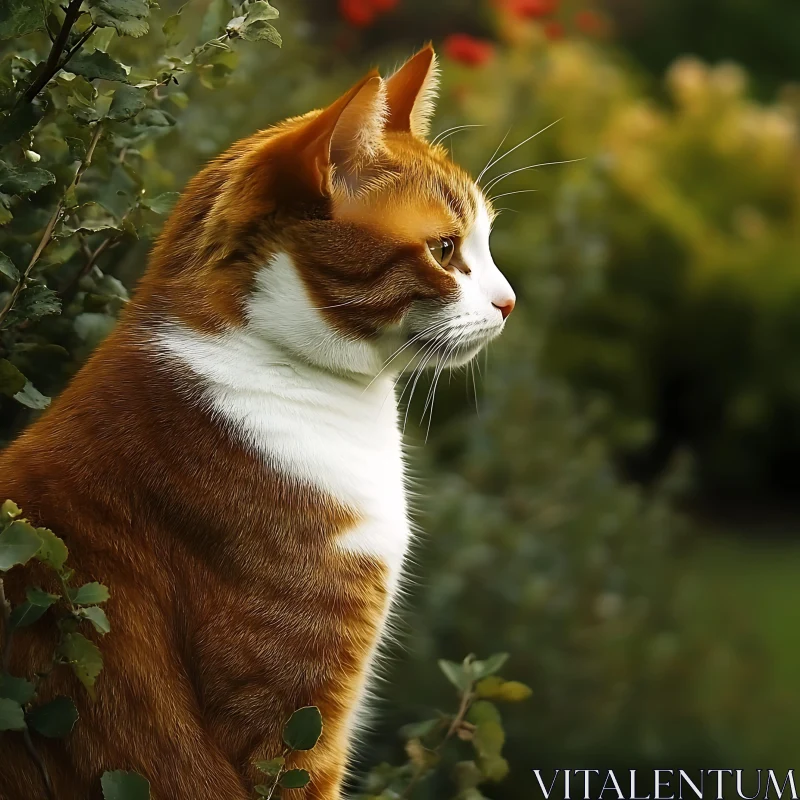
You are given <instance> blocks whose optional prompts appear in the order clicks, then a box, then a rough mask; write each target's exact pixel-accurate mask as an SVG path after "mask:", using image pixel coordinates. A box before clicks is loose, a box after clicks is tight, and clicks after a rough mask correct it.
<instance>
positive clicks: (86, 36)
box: [56, 23, 97, 72]
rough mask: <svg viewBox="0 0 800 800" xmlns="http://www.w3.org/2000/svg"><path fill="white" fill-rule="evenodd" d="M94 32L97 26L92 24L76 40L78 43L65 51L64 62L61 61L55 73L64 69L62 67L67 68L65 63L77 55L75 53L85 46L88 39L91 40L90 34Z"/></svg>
mask: <svg viewBox="0 0 800 800" xmlns="http://www.w3.org/2000/svg"><path fill="white" fill-rule="evenodd" d="M96 30H97V25H95V24H94V23H92V24H91V25H90V26H89V27H88V28H87V29H86V30H85V31H84V32H83V33H82V34H81V37H80V39H78V41H77V42H75V44H74V45H72V47H70V49H69V50H68V51H67V54H66V55H65V56H64V60H63V61H62V62H61V63H60V64H59V65H58V69H57V70H56V72H59V71H61V70H62V69H64V67H66V66H67V62H68V61H69V60H70V59H71V58H72V56H74V55H75V53H77V52H78V50H80V49H81V47H83V45H85V44H86V42H87V41H88V40H89V38H91V36H92V34H93V33H94V32H95V31H96Z"/></svg>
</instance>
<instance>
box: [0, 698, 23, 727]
mask: <svg viewBox="0 0 800 800" xmlns="http://www.w3.org/2000/svg"><path fill="white" fill-rule="evenodd" d="M24 730H25V712H24V711H23V710H22V706H21V705H20V704H19V703H17V702H16V700H11V699H10V698H8V697H0V731H24Z"/></svg>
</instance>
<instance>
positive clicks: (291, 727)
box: [283, 706, 322, 750]
mask: <svg viewBox="0 0 800 800" xmlns="http://www.w3.org/2000/svg"><path fill="white" fill-rule="evenodd" d="M321 734H322V714H320V713H319V709H318V708H317V707H316V706H305V707H304V708H299V709H298V710H297V711H295V712H294V714H292V716H291V717H290V718H289V721H288V722H287V723H286V726H285V727H284V729H283V741H284V742H285V743H286V744H287V745H288V746H289V747H291V748H292V750H311V749H312V748H313V747H314V745H315V744H316V743H317V741H318V740H319V737H320V736H321Z"/></svg>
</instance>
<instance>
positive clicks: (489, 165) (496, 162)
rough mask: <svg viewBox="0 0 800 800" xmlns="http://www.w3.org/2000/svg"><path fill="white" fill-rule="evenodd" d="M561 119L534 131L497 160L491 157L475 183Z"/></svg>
mask: <svg viewBox="0 0 800 800" xmlns="http://www.w3.org/2000/svg"><path fill="white" fill-rule="evenodd" d="M562 119H563V117H559V119H557V120H556V121H555V122H551V123H550V124H549V125H545V127H544V128H542V129H541V130H540V131H536V133H534V134H533V135H531V136H529V137H528V138H527V139H523V140H522V141H521V142H520V143H519V144H516V145H514V147H512V148H511V149H510V150H506V152H505V153H503V155H501V156H498V157H497V158H494V156H493V157H492V161H490V162H489V163H488V164H487V165H486V166H485V167H484V168H483V170H482V171H481V174H480V175H478V178H477V180H476V183H480V180H481V178H482V177H483V176H484V175H485V174H486V173H487V172H488V171H489V170H490V169H491V168H492V167H494V166H495V165H497V164H499V163H500V162H501V161H502V160H503V159H504V158H505V157H506V156H510V155H511V154H512V153H513V152H514V151H515V150H519V148H520V147H522V145H524V144H528V142H530V141H531V140H533V139H535V138H536V137H537V136H539V135H541V134H542V133H544V132H545V131H548V130H550V128H552V127H553V125H557V124H558V123H559V122H561V120H562ZM506 135H508V134H506ZM503 141H505V139H504V140H503ZM501 144H502V142H501ZM499 149H500V148H498V150H499Z"/></svg>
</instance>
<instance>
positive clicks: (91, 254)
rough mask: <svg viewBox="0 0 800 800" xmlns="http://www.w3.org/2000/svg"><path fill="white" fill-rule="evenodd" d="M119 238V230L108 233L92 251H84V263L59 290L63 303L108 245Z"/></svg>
mask: <svg viewBox="0 0 800 800" xmlns="http://www.w3.org/2000/svg"><path fill="white" fill-rule="evenodd" d="M118 239H119V232H118V231H115V232H114V233H113V234H110V235H109V236H107V237H106V238H105V239H103V241H102V242H100V244H99V245H98V246H97V248H96V249H95V250H94V251H91V250H88V248H87V252H86V263H85V264H84V265H83V266H82V267H81V268H80V269H79V270H78V272H77V273H76V275H75V277H74V278H73V279H72V280H71V281H70V282H69V283H68V284H67V285H66V286H65V287H64V288H63V289H62V291H61V292H60V294H61V300H62V301H63V302H65V303H67V302H69V301H70V300H72V298H73V296H74V295H75V290H76V289H77V288H78V283H79V281H80V279H81V278H82V277H83V276H84V275H88V274H89V273H90V272H91V271H92V267H93V266H94V265H95V264H96V263H97V261H98V259H99V258H100V256H101V255H103V253H105V251H106V250H108V248H109V247H111V246H113V245H114V244H115V243H116V242H117V240H118Z"/></svg>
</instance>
